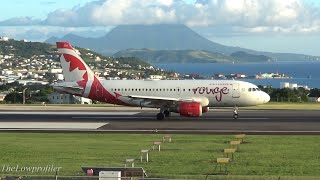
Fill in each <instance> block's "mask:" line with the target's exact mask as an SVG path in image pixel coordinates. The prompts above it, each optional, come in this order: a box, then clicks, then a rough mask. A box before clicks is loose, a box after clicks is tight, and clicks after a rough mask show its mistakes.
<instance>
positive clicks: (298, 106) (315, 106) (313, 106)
mask: <svg viewBox="0 0 320 180" xmlns="http://www.w3.org/2000/svg"><path fill="white" fill-rule="evenodd" d="M241 109H258V110H263V109H278V110H282V109H288V110H319V109H320V103H290V102H285V103H284V102H269V103H267V104H263V105H258V106H252V107H241Z"/></svg>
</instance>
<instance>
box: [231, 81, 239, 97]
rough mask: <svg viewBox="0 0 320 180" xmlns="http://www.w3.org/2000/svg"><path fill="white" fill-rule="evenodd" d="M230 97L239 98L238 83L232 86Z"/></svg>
mask: <svg viewBox="0 0 320 180" xmlns="http://www.w3.org/2000/svg"><path fill="white" fill-rule="evenodd" d="M232 97H233V98H239V97H240V88H239V84H238V83H234V84H232Z"/></svg>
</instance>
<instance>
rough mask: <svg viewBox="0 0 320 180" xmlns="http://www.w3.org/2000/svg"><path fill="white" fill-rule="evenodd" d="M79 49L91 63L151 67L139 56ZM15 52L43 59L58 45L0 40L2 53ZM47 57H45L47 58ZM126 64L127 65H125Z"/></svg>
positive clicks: (25, 56)
mask: <svg viewBox="0 0 320 180" xmlns="http://www.w3.org/2000/svg"><path fill="white" fill-rule="evenodd" d="M75 48H76V49H78V50H79V51H80V53H81V57H82V58H83V59H84V61H86V62H87V63H91V64H99V65H101V66H102V65H104V64H107V63H109V62H111V63H114V62H117V63H114V64H116V65H117V67H126V65H129V66H131V67H132V68H133V69H137V68H139V66H140V67H149V66H151V65H150V64H148V63H146V62H144V61H141V60H139V59H137V58H132V57H131V58H114V57H107V56H104V55H101V54H99V53H96V52H94V51H91V50H88V49H84V48H80V47H75ZM9 54H14V58H15V59H16V60H20V59H24V58H26V59H29V58H31V57H32V56H38V57H40V59H41V56H52V57H53V56H55V55H57V48H56V45H51V44H47V43H41V42H23V41H15V40H9V41H0V55H9ZM97 57H98V58H99V59H103V60H104V61H103V62H99V63H98V62H96V58H97ZM46 58H47V57H43V59H44V60H45V59H46ZM57 61H58V59H57ZM125 64H126V65H125Z"/></svg>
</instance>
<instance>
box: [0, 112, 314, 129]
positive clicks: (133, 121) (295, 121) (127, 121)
mask: <svg viewBox="0 0 320 180" xmlns="http://www.w3.org/2000/svg"><path fill="white" fill-rule="evenodd" d="M157 112H158V111H155V110H142V111H141V110H140V111H139V109H130V108H129V109H124V110H122V109H121V108H120V109H119V110H117V111H115V110H114V109H110V108H106V109H105V110H104V111H101V110H96V111H94V110H86V111H84V110H42V111H39V110H32V111H30V110H28V111H23V110H2V111H0V130H1V131H15V132H16V131H23V132H29V131H33V132H34V131H37V132H104V133H172V134H174V133H191V134H230V133H246V134H320V118H319V117H320V111H310V110H308V111H304V110H239V111H238V113H239V118H238V119H236V120H235V119H233V118H232V115H233V114H232V110H231V109H215V110H210V111H209V112H207V113H204V114H203V116H202V117H198V118H190V117H181V116H179V115H178V114H176V113H171V116H170V117H169V118H167V119H165V120H162V121H159V120H156V119H155V114H156V113H157Z"/></svg>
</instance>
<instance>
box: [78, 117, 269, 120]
mask: <svg viewBox="0 0 320 180" xmlns="http://www.w3.org/2000/svg"><path fill="white" fill-rule="evenodd" d="M72 119H156V117H147V116H132V117H130V116H114V117H110V116H98V117H92V116H74V117H72ZM200 119H202V120H205V119H219V120H230V119H233V117H230V118H220V117H211V118H209V117H201V118H200ZM239 119H240V120H267V119H270V118H259V117H250V118H245V117H242V118H239ZM168 120H170V118H168ZM196 120H197V119H195V121H196ZM181 121H183V119H181Z"/></svg>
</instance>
